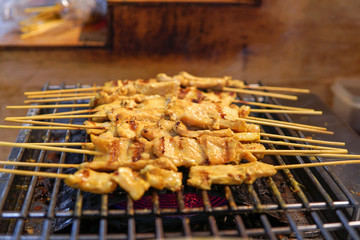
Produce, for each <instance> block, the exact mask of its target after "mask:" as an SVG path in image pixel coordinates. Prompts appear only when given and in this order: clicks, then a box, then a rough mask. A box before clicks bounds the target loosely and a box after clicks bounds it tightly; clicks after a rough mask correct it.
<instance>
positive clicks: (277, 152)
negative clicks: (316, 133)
mask: <svg viewBox="0 0 360 240" xmlns="http://www.w3.org/2000/svg"><path fill="white" fill-rule="evenodd" d="M246 151H248V152H251V153H261V154H265V155H286V156H313V155H316V156H320V155H323V154H333V155H336V154H340V153H347V152H348V151H347V150H346V149H337V150H334V149H331V150H277V149H274V150H273V149H266V150H252V149H249V150H246ZM347 156H348V157H349V155H347ZM351 156H353V155H351ZM355 157H357V156H356V155H355Z"/></svg>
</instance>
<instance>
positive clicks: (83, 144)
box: [31, 142, 94, 147]
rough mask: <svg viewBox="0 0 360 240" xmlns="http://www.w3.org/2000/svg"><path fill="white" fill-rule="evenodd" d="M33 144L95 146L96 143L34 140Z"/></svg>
mask: <svg viewBox="0 0 360 240" xmlns="http://www.w3.org/2000/svg"><path fill="white" fill-rule="evenodd" d="M31 144H34V145H40V146H54V147H56V146H67V147H93V146H94V144H93V143H91V142H55V143H54V142H47V143H43V142H41V143H40V142H35V143H34V142H32V143H31Z"/></svg>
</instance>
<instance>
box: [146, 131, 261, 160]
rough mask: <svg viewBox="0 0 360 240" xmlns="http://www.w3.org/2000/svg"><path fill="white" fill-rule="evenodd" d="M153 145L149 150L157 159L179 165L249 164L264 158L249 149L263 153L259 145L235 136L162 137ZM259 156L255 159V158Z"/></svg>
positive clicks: (153, 142) (155, 140) (154, 141)
mask: <svg viewBox="0 0 360 240" xmlns="http://www.w3.org/2000/svg"><path fill="white" fill-rule="evenodd" d="M151 143H152V151H153V153H154V154H155V155H156V156H158V157H167V158H170V159H171V160H172V161H173V163H174V164H175V165H176V166H177V167H179V166H185V167H190V166H196V165H204V164H210V165H212V164H226V163H239V162H240V161H241V160H242V159H245V160H247V161H249V162H252V161H257V159H258V158H259V159H260V158H261V157H263V155H261V154H256V155H254V154H252V153H251V152H250V151H248V150H252V149H258V150H265V148H264V146H263V145H261V144H259V143H252V144H241V143H240V142H239V141H238V140H237V139H236V138H235V137H214V136H209V135H202V136H200V137H199V138H198V139H193V138H186V137H179V136H175V137H161V138H156V139H154V140H153V141H151ZM257 157H258V158H257Z"/></svg>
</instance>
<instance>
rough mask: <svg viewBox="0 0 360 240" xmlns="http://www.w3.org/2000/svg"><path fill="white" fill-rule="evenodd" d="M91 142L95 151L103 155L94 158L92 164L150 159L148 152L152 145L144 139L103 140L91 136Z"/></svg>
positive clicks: (150, 155) (149, 152)
mask: <svg viewBox="0 0 360 240" xmlns="http://www.w3.org/2000/svg"><path fill="white" fill-rule="evenodd" d="M91 142H92V143H93V144H94V146H95V150H97V151H100V152H103V153H104V155H96V156H94V159H93V162H98V161H102V162H109V163H113V162H117V163H119V164H125V163H131V162H135V161H137V160H140V159H150V158H151V157H152V154H151V151H150V150H151V148H152V144H151V143H150V142H148V141H147V140H146V139H144V138H141V139H130V138H114V137H113V138H103V137H101V136H100V137H99V136H95V135H91Z"/></svg>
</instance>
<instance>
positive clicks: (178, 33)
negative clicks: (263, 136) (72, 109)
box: [0, 0, 360, 159]
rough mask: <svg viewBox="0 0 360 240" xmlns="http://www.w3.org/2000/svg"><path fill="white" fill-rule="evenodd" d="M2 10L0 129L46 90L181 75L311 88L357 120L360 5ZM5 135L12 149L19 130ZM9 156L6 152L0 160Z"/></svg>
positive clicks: (40, 0) (239, 1) (212, 3)
mask: <svg viewBox="0 0 360 240" xmlns="http://www.w3.org/2000/svg"><path fill="white" fill-rule="evenodd" d="M0 10H1V12H0V107H1V119H0V124H8V123H5V122H4V121H3V119H4V118H5V117H6V116H21V115H25V114H26V112H27V111H26V110H8V109H6V106H7V105H22V104H23V101H24V100H25V97H24V95H23V93H24V92H25V91H34V90H41V88H42V87H43V86H44V84H45V83H46V82H48V83H50V84H51V85H57V84H62V83H65V84H76V83H82V84H94V83H96V84H100V85H101V84H103V83H104V82H105V81H110V80H116V79H136V78H150V77H154V76H156V74H157V73H159V72H165V73H167V74H169V75H174V74H177V73H178V72H180V71H183V70H185V71H187V72H189V73H192V74H194V75H197V76H209V77H216V76H218V77H222V76H224V75H231V76H233V78H235V79H240V80H244V81H246V82H248V83H257V82H259V81H260V82H261V83H263V84H265V85H271V86H286V87H299V88H309V89H310V90H311V92H312V93H314V94H316V95H317V96H318V97H319V98H320V99H321V100H322V101H323V102H325V103H326V104H327V105H329V106H331V107H332V108H333V109H334V110H335V111H336V112H337V113H338V114H339V117H340V118H344V119H345V122H349V121H350V120H348V119H349V118H351V119H352V120H351V121H353V122H357V120H356V119H357V116H356V115H357V113H356V110H357V109H360V100H359V98H360V97H359V95H360V93H359V92H360V80H359V79H360V67H359V66H360V14H359V12H360V2H359V1H357V0H347V1H335V0H327V1H321V0H320V1H311V0H303V1H286V0H272V1H270V0H223V1H220V0H218V1H216V0H207V1H206V0H202V1H201V0H198V1H195V0H194V1H192V0H182V1H181V0H178V1H171V0H162V1H161V0H158V1H154V0H153V1H146V0H142V1H141V0H127V1H120V0H108V1H106V0H83V1H79V0H78V1H76V0H72V1H71V0H62V1H56V0H32V1H25V0H20V1H19V0H17V1H15V0H13V1H10V0H0ZM332 88H333V89H335V91H332V90H331V89H332ZM338 89H341V90H339V91H338ZM339 94H340V95H339ZM339 99H340V100H341V101H345V102H346V104H348V106H350V109H351V110H350V111H351V113H349V112H346V114H347V115H346V116H344V114H345V113H343V112H342V111H343V109H344V106H345V105H346V104H345V105H344V103H343V102H341V101H340V100H339ZM344 99H345V100H344ZM339 101H340V102H339ZM349 114H351V116H350V117H349ZM359 115H360V114H359ZM354 119H355V120H354ZM352 125H353V127H354V128H356V126H354V123H352ZM1 132H2V137H1V140H2V141H14V140H15V139H16V136H17V132H18V130H3V129H2V130H1ZM8 153H9V149H8V148H3V147H2V148H0V154H1V155H0V156H1V157H2V159H6V158H7V155H8Z"/></svg>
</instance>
